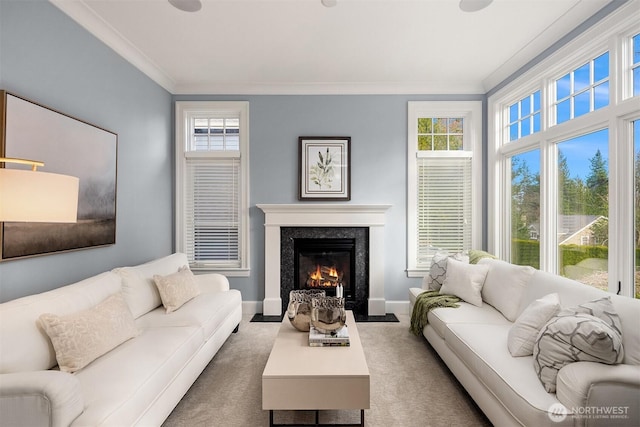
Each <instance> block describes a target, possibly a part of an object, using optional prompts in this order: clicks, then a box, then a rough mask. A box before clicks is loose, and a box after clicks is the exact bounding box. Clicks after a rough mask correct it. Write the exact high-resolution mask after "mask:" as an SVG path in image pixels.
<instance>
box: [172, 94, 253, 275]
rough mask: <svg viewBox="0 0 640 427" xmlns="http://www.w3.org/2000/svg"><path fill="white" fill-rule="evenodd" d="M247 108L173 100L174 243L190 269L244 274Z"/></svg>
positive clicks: (239, 104) (241, 104) (246, 250)
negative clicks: (174, 157) (174, 159)
mask: <svg viewBox="0 0 640 427" xmlns="http://www.w3.org/2000/svg"><path fill="white" fill-rule="evenodd" d="M248 119H249V104H248V103H246V102H197V101H196V102H176V145H177V148H176V171H177V173H176V233H177V236H176V242H177V247H178V250H179V251H182V252H184V253H186V254H187V258H188V259H189V263H190V266H191V268H192V269H194V270H202V271H216V272H220V273H223V274H225V275H228V276H248V273H249V258H248V257H249V235H248V231H249V222H248V221H249V214H248V212H249V211H248V195H249V191H248V184H249V174H248V172H249V135H248V129H249V125H248Z"/></svg>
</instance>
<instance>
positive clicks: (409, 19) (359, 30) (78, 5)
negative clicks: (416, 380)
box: [50, 0, 610, 94]
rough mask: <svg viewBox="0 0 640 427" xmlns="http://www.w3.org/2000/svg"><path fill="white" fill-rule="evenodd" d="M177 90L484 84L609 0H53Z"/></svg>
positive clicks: (463, 89)
mask: <svg viewBox="0 0 640 427" xmlns="http://www.w3.org/2000/svg"><path fill="white" fill-rule="evenodd" d="M50 1H51V2H52V3H53V4H55V5H56V6H58V7H59V8H60V9H61V10H63V11H64V12H65V13H66V14H68V15H69V16H70V17H71V18H73V19H74V20H75V21H77V22H78V23H80V24H81V25H82V26H84V27H85V28H86V29H87V30H89V31H90V32H91V33H93V34H94V35H96V36H97V37H98V38H99V39H101V40H102V41H104V42H105V43H106V44H107V45H109V46H111V48H113V49H114V50H115V51H116V52H118V53H119V54H120V55H122V56H123V57H124V58H126V59H127V60H128V61H130V62H131V63H133V64H134V65H135V66H136V67H138V68H139V69H140V70H142V71H143V72H144V73H146V74H147V75H148V76H149V77H151V78H152V79H153V80H155V81H156V82H157V83H158V84H160V85H161V86H163V87H164V88H165V89H167V90H168V91H169V92H171V93H173V94H263V93H269V94H298V93H300V94H323V93H331V94H335V93H338V94H355V93H372V94H373V93H401V94H418V93H438V94H444V93H447V94H450V93H454V94H455V93H463V94H473V93H479V94H484V93H486V92H487V91H488V90H489V89H491V88H493V87H494V86H495V85H497V84H498V83H500V82H501V81H502V80H504V79H505V78H506V77H508V76H509V75H510V74H512V73H513V72H515V71H516V70H517V69H518V68H520V67H521V66H523V65H524V64H526V63H527V62H528V61H529V60H530V59H532V58H533V57H535V56H536V55H537V54H539V53H541V52H542V51H544V50H545V49H546V48H548V47H549V46H551V45H552V44H553V43H554V42H555V41H557V40H558V39H559V38H561V37H562V36H564V35H565V34H567V33H568V32H569V31H570V30H572V29H573V28H575V27H576V26H578V25H579V24H580V23H582V22H583V21H585V20H586V19H587V18H589V17H590V16H592V15H593V14H595V13H596V12H597V11H598V10H600V9H601V8H602V7H603V6H605V5H606V4H607V3H609V1H610V0H494V1H493V3H492V4H491V5H489V7H487V8H486V9H484V10H481V11H479V12H474V13H469V12H463V11H461V10H460V9H459V7H458V3H459V0H337V1H338V4H337V6H335V7H332V8H327V7H324V6H323V5H322V4H321V1H320V0H202V3H203V6H202V9H201V10H200V11H199V12H195V13H189V12H183V11H180V10H178V9H175V8H174V7H173V6H171V5H170V4H169V2H168V1H167V0H50Z"/></svg>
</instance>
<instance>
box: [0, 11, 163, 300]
mask: <svg viewBox="0 0 640 427" xmlns="http://www.w3.org/2000/svg"><path fill="white" fill-rule="evenodd" d="M0 88H2V89H5V90H7V91H9V92H12V93H15V94H16V95H19V96H22V97H25V98H28V99H31V100H33V101H35V102H38V103H41V104H44V105H46V106H48V107H51V108H53V109H56V110H58V111H61V112H63V113H66V114H69V115H71V116H74V117H76V118H78V119H81V120H84V121H87V122H89V123H92V124H95V125H97V126H100V127H102V128H105V129H108V130H110V131H112V132H115V133H117V134H118V173H117V175H118V177H117V178H118V182H117V184H118V195H117V236H116V244H115V245H113V246H108V247H102V248H93V249H86V250H81V251H75V252H68V253H63V254H55V255H46V256H39V257H34V258H30V259H22V260H15V261H7V262H2V263H0V301H7V300H10V299H14V298H17V297H20V296H23V295H28V294H32V293H37V292H41V291H45V290H49V289H53V288H56V287H58V286H61V285H64V284H68V283H72V282H74V281H77V280H80V279H83V278H86V277H89V276H92V275H94V274H97V273H100V272H102V271H105V270H108V269H110V268H112V267H115V266H119V265H127V264H137V263H139V262H143V261H146V260H149V259H153V258H156V257H158V256H162V255H166V254H169V253H171V251H172V249H173V231H172V230H173V183H172V182H173V176H172V170H173V150H172V147H171V144H172V140H173V135H172V129H173V126H172V120H173V119H172V107H171V95H170V94H169V93H168V92H167V91H165V90H164V89H162V88H161V87H160V86H158V85H157V84H155V83H154V82H152V81H151V80H150V79H149V78H147V77H146V76H145V75H144V74H142V73H141V72H140V71H138V70H137V69H136V68H134V67H133V66H132V65H130V64H129V63H128V62H126V61H125V60H124V59H122V58H121V57H120V56H118V55H117V54H116V53H115V52H113V51H112V50H111V49H110V48H108V47H107V46H105V45H104V44H103V43H102V42H100V41H98V40H97V39H95V38H94V37H93V36H92V35H90V34H89V33H88V32H87V31H85V30H84V29H83V28H81V27H80V26H79V25H77V24H76V23H75V22H73V21H72V20H71V19H70V18H68V17H67V16H66V15H65V14H64V13H62V12H61V11H59V10H58V9H57V8H56V7H55V6H53V5H51V4H50V3H49V2H47V1H43V0H37V1H4V0H0ZM51 143H55V141H51ZM70 155H73V153H70ZM39 160H45V161H46V159H39Z"/></svg>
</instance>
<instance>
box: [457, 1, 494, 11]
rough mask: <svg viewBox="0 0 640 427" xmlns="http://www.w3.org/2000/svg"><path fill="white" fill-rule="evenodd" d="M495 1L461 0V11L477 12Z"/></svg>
mask: <svg viewBox="0 0 640 427" xmlns="http://www.w3.org/2000/svg"><path fill="white" fill-rule="evenodd" d="M492 1H493V0H460V10H462V11H463V12H477V11H479V10H482V9H484V8H485V7H487V6H489V5H490V4H491V2H492Z"/></svg>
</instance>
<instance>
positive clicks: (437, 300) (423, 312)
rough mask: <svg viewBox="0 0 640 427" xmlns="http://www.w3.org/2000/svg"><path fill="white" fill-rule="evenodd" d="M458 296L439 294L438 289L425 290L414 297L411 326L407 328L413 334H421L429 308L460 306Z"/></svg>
mask: <svg viewBox="0 0 640 427" xmlns="http://www.w3.org/2000/svg"><path fill="white" fill-rule="evenodd" d="M458 302H460V298H458V297H457V296H455V295H447V294H441V293H440V291H426V292H423V293H421V294H420V295H418V296H417V297H416V303H415V305H414V306H413V311H412V312H411V326H410V327H409V330H410V331H411V333H412V334H414V335H420V334H422V330H423V329H424V327H425V326H426V324H427V323H428V321H427V314H429V310H431V309H434V308H438V307H452V308H457V307H460V304H457V303H458Z"/></svg>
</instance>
